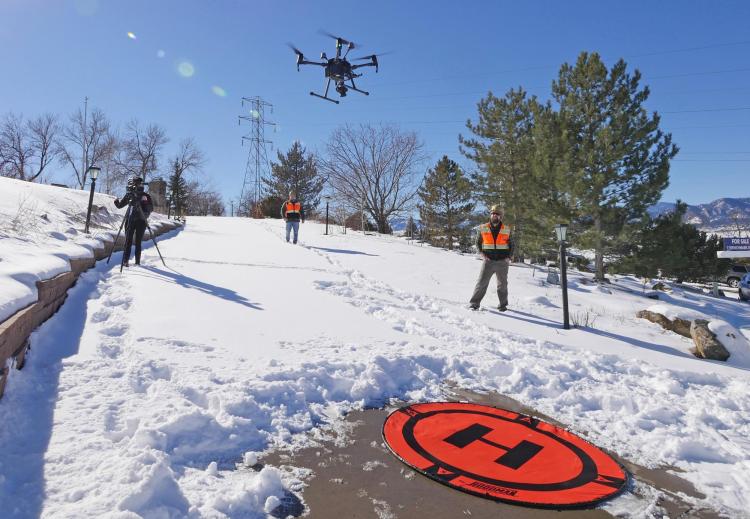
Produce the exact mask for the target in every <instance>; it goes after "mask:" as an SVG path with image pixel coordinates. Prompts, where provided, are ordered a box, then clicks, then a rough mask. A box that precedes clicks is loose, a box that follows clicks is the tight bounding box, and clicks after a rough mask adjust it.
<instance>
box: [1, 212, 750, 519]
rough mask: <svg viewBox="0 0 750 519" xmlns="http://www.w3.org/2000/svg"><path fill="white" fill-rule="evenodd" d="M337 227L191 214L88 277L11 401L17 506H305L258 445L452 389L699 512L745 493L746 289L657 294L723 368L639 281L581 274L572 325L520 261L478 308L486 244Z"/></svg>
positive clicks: (48, 327)
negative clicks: (718, 356) (648, 313)
mask: <svg viewBox="0 0 750 519" xmlns="http://www.w3.org/2000/svg"><path fill="white" fill-rule="evenodd" d="M323 229H324V226H322V225H318V224H315V223H309V222H308V223H305V224H304V225H302V226H301V243H300V244H299V245H290V244H287V243H285V242H284V239H283V229H282V222H280V221H277V220H263V221H258V220H248V219H238V218H190V219H189V221H188V225H187V226H186V228H185V229H184V230H183V231H182V232H180V233H179V234H177V235H175V236H173V237H170V238H168V239H164V240H162V241H161V242H160V248H161V250H162V253H163V254H164V256H165V259H166V261H167V268H165V267H163V266H162V265H161V263H160V262H159V261H158V256H156V254H155V251H154V250H153V249H146V251H145V252H144V255H145V259H144V263H145V264H144V266H143V267H141V268H131V269H129V270H127V271H125V272H124V273H122V274H120V273H119V272H118V271H117V269H113V268H112V267H108V266H107V265H104V264H103V263H102V262H100V263H99V264H98V265H97V267H96V268H95V269H92V270H91V271H89V272H88V273H86V274H84V275H83V276H82V277H81V279H80V280H79V283H78V284H77V285H76V286H75V287H74V288H73V289H72V290H71V293H70V296H69V299H68V301H67V302H66V303H65V305H64V306H63V308H62V309H61V311H60V312H59V313H58V314H57V315H56V316H54V317H53V318H52V319H50V320H49V321H48V322H47V323H46V324H45V325H43V326H42V327H41V328H40V329H39V330H38V331H37V332H35V333H34V335H33V337H32V356H31V358H30V359H29V363H28V365H27V366H26V368H24V370H23V371H21V372H15V373H13V374H12V375H13V376H11V377H10V379H9V383H8V387H7V389H6V395H5V397H4V399H3V400H2V401H0V424H2V425H0V446H2V451H3V455H2V457H0V501H2V502H3V503H4V507H5V508H4V514H8V513H9V516H10V517H35V516H39V515H41V516H43V517H81V516H88V517H94V516H101V515H104V514H111V513H114V512H117V511H120V512H122V517H126V516H127V515H126V514H125V512H133V513H135V514H138V515H141V516H145V517H167V516H191V517H224V516H228V517H266V513H268V512H271V511H272V510H273V509H274V508H275V507H276V506H277V505H278V503H279V502H280V499H282V498H283V496H284V494H285V493H286V492H289V491H292V492H295V493H298V494H299V495H300V498H301V499H302V500H303V501H304V485H303V483H302V480H303V479H304V476H305V475H304V474H303V473H302V472H294V471H291V472H290V471H288V470H286V471H281V470H279V469H278V468H275V467H272V466H266V467H265V468H263V469H262V470H260V471H256V470H254V469H252V468H251V467H250V466H251V465H254V464H255V462H256V461H257V459H258V456H261V457H262V453H263V452H264V451H268V450H270V449H273V448H274V447H275V446H279V445H296V446H303V445H306V444H309V443H310V442H311V441H312V439H311V438H312V437H311V435H309V434H308V433H309V432H310V431H311V430H314V429H315V428H318V427H320V426H324V425H327V426H331V427H336V426H337V424H340V423H341V417H342V416H343V414H345V413H346V412H347V411H349V410H352V409H361V408H363V407H364V406H381V405H383V404H384V403H385V402H386V401H387V400H388V399H390V398H400V399H404V400H407V401H425V400H433V399H441V398H444V397H445V391H446V387H447V384H448V383H450V384H454V385H457V386H459V387H463V388H466V389H471V390H479V391H482V390H495V391H498V392H500V393H502V394H505V395H508V396H511V397H513V398H516V399H517V400H520V401H521V402H523V403H525V404H527V405H529V406H531V407H533V408H535V409H538V410H539V411H541V412H544V413H546V414H547V415H550V416H552V417H554V418H555V419H557V420H559V421H560V422H562V423H564V424H566V425H567V426H568V427H570V428H571V429H573V430H575V431H577V432H579V433H580V434H582V435H583V436H585V437H586V438H588V439H590V440H591V441H593V442H595V443H596V444H597V445H599V446H601V447H603V448H606V449H608V450H610V451H611V452H613V453H615V454H617V455H619V456H621V457H622V458H624V459H627V460H630V461H633V462H635V463H639V464H641V465H645V466H648V467H657V466H664V467H674V468H675V469H676V470H679V471H680V472H681V473H680V476H681V477H683V478H685V479H688V480H689V481H691V482H692V483H693V484H694V485H695V487H696V489H697V490H698V491H699V492H701V493H703V494H705V496H706V497H705V499H704V500H700V502H697V501H696V503H697V504H699V505H700V506H706V507H709V508H711V509H713V510H716V511H718V512H721V513H724V514H727V515H729V516H733V517H741V516H743V514H745V513H746V511H747V510H748V509H750V497H749V496H750V346H748V341H747V338H749V337H750V305H746V304H745V305H741V304H739V303H738V302H737V301H731V300H725V299H714V298H710V297H708V296H704V295H701V294H696V293H693V292H683V291H680V290H675V291H674V292H672V293H671V294H660V295H661V296H662V297H661V301H659V303H660V304H662V305H664V306H666V307H667V310H668V311H672V312H675V313H678V314H679V313H684V312H691V313H692V314H693V315H704V316H708V317H711V318H714V319H720V320H722V321H725V322H726V326H728V327H729V328H728V329H733V330H735V331H737V333H738V337H737V347H736V350H735V351H734V352H733V355H732V357H731V358H730V360H729V362H727V363H719V362H712V361H704V360H698V359H696V358H694V357H693V356H692V355H691V354H690V353H689V352H688V349H689V348H690V347H691V345H692V343H691V342H690V341H689V340H688V339H685V338H683V337H681V336H678V335H676V334H672V333H666V332H664V331H663V330H662V329H661V328H659V327H658V326H657V325H655V324H652V323H650V322H647V321H644V320H641V319H636V318H635V313H636V312H637V311H638V310H641V309H645V308H647V307H649V306H651V305H652V304H654V303H655V301H653V300H651V299H648V298H646V297H644V296H643V295H642V294H641V292H642V286H641V285H640V284H639V282H638V280H636V279H631V278H621V279H618V280H617V282H616V283H614V284H613V286H612V287H611V288H608V289H602V288H599V287H597V286H596V285H594V284H592V283H591V282H590V280H589V279H588V278H586V277H584V276H583V275H578V274H573V275H572V276H571V281H570V287H571V292H570V302H571V314H572V316H573V321H574V322H579V323H583V322H586V321H588V324H589V326H588V327H582V328H579V329H571V330H563V329H561V326H560V320H561V317H562V315H561V314H562V311H561V308H560V305H561V297H560V293H559V288H558V287H554V286H548V285H546V284H544V283H543V282H542V280H543V279H545V278H546V273H543V272H540V271H538V270H534V269H532V268H530V267H529V266H526V265H516V266H512V267H511V269H510V282H509V287H510V311H509V312H507V313H505V314H501V313H499V312H497V311H495V310H494V306H495V305H496V304H497V302H496V295H495V294H494V291H493V290H492V289H491V290H490V291H489V293H488V295H487V296H486V298H485V300H484V302H483V303H484V307H483V310H482V311H479V312H471V311H470V310H469V309H468V308H467V301H468V298H469V296H470V295H471V291H472V288H473V285H474V282H475V278H476V275H477V273H478V271H479V266H480V265H479V261H478V260H477V259H476V258H475V257H473V256H469V255H460V254H456V253H451V252H447V251H443V250H438V249H434V248H430V247H427V246H420V245H418V244H413V243H408V242H406V241H405V240H403V239H400V238H395V237H387V236H363V235H362V234H361V233H355V232H352V231H349V232H348V233H347V234H341V231H340V229H339V228H336V229H335V234H334V235H329V236H325V235H323ZM1 245H2V241H0V246H1ZM3 254H4V253H3ZM493 284H494V282H493ZM243 460H244V461H243ZM653 495H654V497H653V499H654V502H653V503H651V504H650V506H651V508H652V509H653V507H654V506H655V503H656V500H657V499H658V492H654V494H653ZM631 498H632V496H630V497H629V496H628V494H626V495H623V496H621V497H618V498H615V500H614V501H612V502H611V503H610V504H605V505H604V507H605V509H606V508H607V507H612V508H613V509H617V510H620V511H621V510H622V509H623V508H627V506H623V503H628V501H627V500H628V499H631ZM690 499H695V498H690Z"/></svg>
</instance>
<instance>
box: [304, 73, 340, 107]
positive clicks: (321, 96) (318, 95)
mask: <svg viewBox="0 0 750 519" xmlns="http://www.w3.org/2000/svg"><path fill="white" fill-rule="evenodd" d="M330 86H331V78H328V83H326V91H325V93H324V94H323V95H320V94H316V93H315V92H310V95H311V96H315V97H319V98H321V99H325V100H326V101H330V102H332V103H336V104H339V102H338V101H336V100H335V99H331V98H330V97H328V89H329V88H330Z"/></svg>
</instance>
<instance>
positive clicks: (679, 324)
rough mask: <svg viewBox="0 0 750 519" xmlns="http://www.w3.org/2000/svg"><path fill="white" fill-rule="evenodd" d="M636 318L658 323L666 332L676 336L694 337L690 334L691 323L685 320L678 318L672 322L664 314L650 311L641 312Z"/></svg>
mask: <svg viewBox="0 0 750 519" xmlns="http://www.w3.org/2000/svg"><path fill="white" fill-rule="evenodd" d="M635 316H636V317H640V318H641V319H646V320H648V321H651V322H652V323H656V324H658V325H659V326H661V327H662V328H664V329H665V330H669V331H670V332H675V333H676V334H679V335H682V336H683V337H687V338H688V339H689V338H691V337H692V335H691V334H690V321H686V320H685V319H680V318H679V317H678V318H676V319H675V320H674V321H672V320H670V319H668V318H667V317H665V316H663V315H662V314H660V313H657V312H652V311H650V310H641V311H640V312H638V313H637V314H635Z"/></svg>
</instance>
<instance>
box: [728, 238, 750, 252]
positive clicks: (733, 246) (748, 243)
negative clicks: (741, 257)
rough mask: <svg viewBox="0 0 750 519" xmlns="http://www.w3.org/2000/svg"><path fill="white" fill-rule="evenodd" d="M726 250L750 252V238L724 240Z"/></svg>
mask: <svg viewBox="0 0 750 519" xmlns="http://www.w3.org/2000/svg"><path fill="white" fill-rule="evenodd" d="M724 250H750V238H724Z"/></svg>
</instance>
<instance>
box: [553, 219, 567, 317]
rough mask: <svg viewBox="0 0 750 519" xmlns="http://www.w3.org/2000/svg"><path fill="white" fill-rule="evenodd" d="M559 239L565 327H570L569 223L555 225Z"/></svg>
mask: <svg viewBox="0 0 750 519" xmlns="http://www.w3.org/2000/svg"><path fill="white" fill-rule="evenodd" d="M555 234H556V235H557V241H558V242H560V275H561V277H562V297H563V328H565V329H566V330H569V329H570V322H569V321H568V263H567V259H566V257H565V239H566V238H567V237H568V224H566V223H561V224H558V225H556V226H555Z"/></svg>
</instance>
